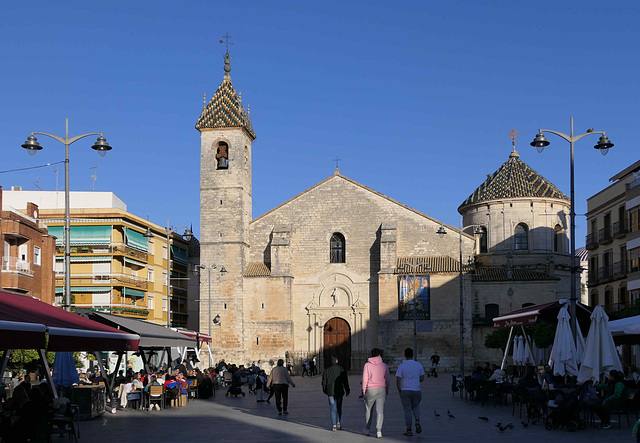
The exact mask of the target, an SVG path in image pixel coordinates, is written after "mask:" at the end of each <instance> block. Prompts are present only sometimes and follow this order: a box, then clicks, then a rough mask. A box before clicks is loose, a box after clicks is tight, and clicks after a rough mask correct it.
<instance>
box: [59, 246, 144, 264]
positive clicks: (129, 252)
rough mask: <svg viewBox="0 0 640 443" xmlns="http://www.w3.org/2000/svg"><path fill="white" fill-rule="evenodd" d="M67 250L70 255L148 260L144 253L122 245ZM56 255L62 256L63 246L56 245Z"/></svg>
mask: <svg viewBox="0 0 640 443" xmlns="http://www.w3.org/2000/svg"><path fill="white" fill-rule="evenodd" d="M69 249H70V250H71V253H72V254H91V255H95V254H116V255H123V256H127V257H131V258H135V259H137V260H143V261H147V260H148V259H149V254H147V253H146V252H142V251H140V250H138V249H134V248H132V247H130V246H128V245H125V244H124V243H113V244H110V245H72V246H71V248H69ZM56 253H57V254H64V245H57V246H56Z"/></svg>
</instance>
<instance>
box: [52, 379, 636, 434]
mask: <svg viewBox="0 0 640 443" xmlns="http://www.w3.org/2000/svg"><path fill="white" fill-rule="evenodd" d="M320 380H321V377H314V378H308V377H305V378H300V377H294V381H295V383H296V387H295V388H290V390H289V393H290V396H289V415H288V416H278V414H277V411H276V407H275V398H273V399H272V400H271V403H272V404H271V405H267V404H266V403H257V402H256V397H255V396H254V395H253V394H249V393H248V389H247V388H246V386H245V387H244V391H245V392H246V393H247V395H246V397H237V398H228V397H225V396H224V393H225V392H226V389H221V390H219V391H218V393H217V395H216V397H215V399H213V398H211V399H207V400H195V401H191V402H189V403H188V405H187V406H185V407H181V408H170V409H167V410H163V411H152V412H146V411H135V410H126V411H118V412H117V414H115V415H112V414H105V415H103V416H102V417H99V418H96V419H94V420H91V421H83V422H81V423H80V431H81V440H80V441H81V442H82V441H90V442H92V443H102V442H104V443H107V442H108V443H114V442H115V443H124V442H147V441H162V442H200V441H247V442H254V441H255V442H272V441H273V442H292V441H309V442H326V441H332V440H335V441H341V442H342V441H344V442H365V441H369V442H371V441H372V440H371V439H372V438H373V437H366V436H364V435H363V434H362V428H363V427H364V406H363V404H362V402H361V401H360V400H359V399H358V392H359V388H360V377H359V376H350V377H349V383H350V385H351V388H352V394H351V395H350V396H349V397H346V398H345V401H344V408H343V409H344V411H343V417H342V425H343V428H344V430H342V431H337V432H331V430H330V428H331V423H330V419H329V406H328V402H327V397H326V396H325V395H324V394H323V393H322V390H321V388H320ZM450 385H451V375H450V374H441V376H440V377H438V378H427V379H425V381H424V383H422V390H423V400H422V420H421V421H422V427H423V431H422V434H420V435H417V434H415V432H414V435H413V437H404V436H403V435H402V433H403V432H404V430H405V427H404V415H403V411H402V406H401V404H400V398H399V396H398V392H397V390H396V389H395V378H394V377H393V376H392V390H391V392H390V395H389V397H387V403H386V406H385V421H384V426H383V429H382V433H383V439H384V440H388V441H415V442H418V441H431V442H450V441H451V442H462V441H464V442H470V441H511V442H512V441H517V442H518V443H523V442H530V441H531V442H533V441H538V442H541V441H544V442H545V443H546V442H563V443H569V442H624V441H635V440H634V439H633V438H632V437H631V426H628V425H627V423H626V419H625V418H624V417H623V418H622V420H623V423H622V429H620V430H618V422H617V417H613V418H612V425H613V427H612V428H611V429H608V430H602V429H597V428H588V429H586V430H584V431H577V432H573V433H570V432H568V431H567V430H566V429H564V428H561V429H558V430H551V431H547V430H546V429H545V428H544V426H543V425H542V424H537V425H533V426H529V427H528V428H526V429H525V428H524V427H523V425H522V424H521V421H525V422H526V419H524V420H520V419H519V418H518V408H517V407H516V416H515V417H512V415H511V410H512V408H511V406H510V405H509V406H500V405H498V406H496V407H494V406H492V405H485V406H484V407H481V406H480V404H477V405H476V404H475V403H472V402H469V403H466V402H465V401H464V399H462V400H461V399H460V398H459V397H458V396H457V394H456V396H455V397H454V398H452V396H451V388H450ZM434 410H436V411H438V413H439V414H441V416H440V418H436V417H435V416H434V413H433V411H434ZM447 410H450V411H451V413H452V414H453V415H455V417H456V418H455V419H449V418H447ZM479 416H483V417H488V418H489V422H484V421H482V420H480V419H478V417H479ZM631 420H632V425H633V419H631ZM498 421H502V423H503V425H505V424H507V423H509V422H512V423H513V424H514V429H507V430H505V431H504V432H502V433H501V432H500V431H499V430H498V428H496V427H495V424H496V423H497V422H498ZM414 431H415V430H414ZM374 434H375V432H374ZM53 441H54V443H55V442H57V441H62V439H59V438H57V437H54V440H53Z"/></svg>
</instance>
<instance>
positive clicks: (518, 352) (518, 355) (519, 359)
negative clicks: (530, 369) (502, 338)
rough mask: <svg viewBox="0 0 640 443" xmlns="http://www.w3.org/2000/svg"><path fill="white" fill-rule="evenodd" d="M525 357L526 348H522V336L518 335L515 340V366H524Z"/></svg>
mask: <svg viewBox="0 0 640 443" xmlns="http://www.w3.org/2000/svg"><path fill="white" fill-rule="evenodd" d="M523 357H524V347H523V346H522V336H520V335H517V336H515V337H514V338H513V364H514V365H518V366H520V365H522V364H523Z"/></svg>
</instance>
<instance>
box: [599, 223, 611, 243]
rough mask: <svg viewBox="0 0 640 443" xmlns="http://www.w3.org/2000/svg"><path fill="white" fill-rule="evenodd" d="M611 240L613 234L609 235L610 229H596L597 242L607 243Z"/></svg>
mask: <svg viewBox="0 0 640 443" xmlns="http://www.w3.org/2000/svg"><path fill="white" fill-rule="evenodd" d="M612 241H613V236H612V235H611V229H610V228H609V227H606V228H602V229H600V230H599V231H598V243H600V244H601V245H608V244H609V243H611V242H612Z"/></svg>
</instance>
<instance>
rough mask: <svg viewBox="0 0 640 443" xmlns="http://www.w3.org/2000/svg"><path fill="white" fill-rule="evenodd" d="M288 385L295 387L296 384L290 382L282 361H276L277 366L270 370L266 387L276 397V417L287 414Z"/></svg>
mask: <svg viewBox="0 0 640 443" xmlns="http://www.w3.org/2000/svg"><path fill="white" fill-rule="evenodd" d="M289 385H291V386H292V387H294V388H295V387H296V384H295V383H294V382H293V380H291V376H290V375H289V371H287V368H285V367H284V360H283V359H280V360H278V366H276V367H275V368H273V369H272V370H271V374H269V380H268V381H267V386H269V388H270V389H272V390H273V392H274V394H275V396H276V408H277V409H278V415H282V414H285V415H286V414H288V413H289V411H287V405H288V404H289Z"/></svg>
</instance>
